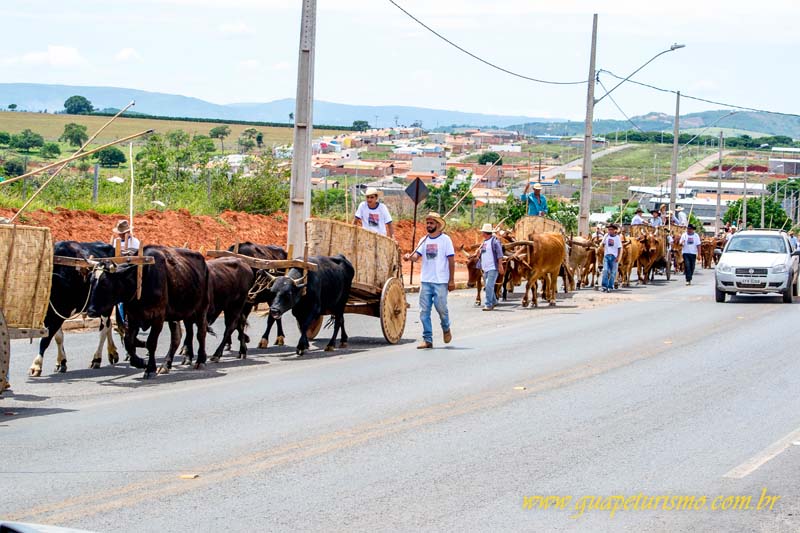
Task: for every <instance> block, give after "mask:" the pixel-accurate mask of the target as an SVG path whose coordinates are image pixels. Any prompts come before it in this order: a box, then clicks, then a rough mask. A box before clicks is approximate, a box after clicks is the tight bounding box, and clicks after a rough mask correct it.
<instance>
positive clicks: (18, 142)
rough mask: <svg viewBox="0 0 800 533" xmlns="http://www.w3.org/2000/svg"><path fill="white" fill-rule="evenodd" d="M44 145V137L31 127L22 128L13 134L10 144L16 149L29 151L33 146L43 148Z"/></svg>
mask: <svg viewBox="0 0 800 533" xmlns="http://www.w3.org/2000/svg"><path fill="white" fill-rule="evenodd" d="M43 145H44V137H42V136H41V135H39V134H38V133H35V132H33V131H31V130H29V129H25V130H22V132H21V133H19V134H18V135H12V136H11V142H10V143H9V146H11V148H14V149H16V150H22V151H23V152H28V151H29V150H30V149H31V148H41V147H42V146H43Z"/></svg>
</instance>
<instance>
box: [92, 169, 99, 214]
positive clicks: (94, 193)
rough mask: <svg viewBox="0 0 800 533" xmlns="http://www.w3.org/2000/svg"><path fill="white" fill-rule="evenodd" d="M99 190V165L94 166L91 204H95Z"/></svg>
mask: <svg viewBox="0 0 800 533" xmlns="http://www.w3.org/2000/svg"><path fill="white" fill-rule="evenodd" d="M99 190H100V164H99V163H95V164H94V183H92V203H93V204H96V203H97V194H98V191H99Z"/></svg>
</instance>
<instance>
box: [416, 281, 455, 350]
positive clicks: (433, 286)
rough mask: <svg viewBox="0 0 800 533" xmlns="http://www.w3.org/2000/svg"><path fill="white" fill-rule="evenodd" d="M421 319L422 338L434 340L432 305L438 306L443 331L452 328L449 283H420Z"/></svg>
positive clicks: (428, 340) (437, 310)
mask: <svg viewBox="0 0 800 533" xmlns="http://www.w3.org/2000/svg"><path fill="white" fill-rule="evenodd" d="M419 285H420V286H419V320H420V322H422V339H423V340H425V341H427V342H433V326H432V325H431V307H436V312H437V313H439V319H440V320H441V322H442V331H448V330H449V329H450V317H449V316H448V314H447V283H428V282H425V281H423V282H422V283H420V284H419Z"/></svg>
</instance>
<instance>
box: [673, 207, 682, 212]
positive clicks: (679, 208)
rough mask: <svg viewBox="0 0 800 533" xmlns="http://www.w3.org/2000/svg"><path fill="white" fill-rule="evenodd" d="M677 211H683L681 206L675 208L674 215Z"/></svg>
mask: <svg viewBox="0 0 800 533" xmlns="http://www.w3.org/2000/svg"><path fill="white" fill-rule="evenodd" d="M679 211H683V208H682V207H681V206H678V207H676V208H675V212H676V213H677V212H679Z"/></svg>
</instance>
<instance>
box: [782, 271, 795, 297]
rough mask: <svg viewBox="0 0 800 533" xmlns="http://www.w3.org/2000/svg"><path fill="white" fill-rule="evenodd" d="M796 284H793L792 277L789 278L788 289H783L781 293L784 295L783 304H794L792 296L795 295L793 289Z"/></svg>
mask: <svg viewBox="0 0 800 533" xmlns="http://www.w3.org/2000/svg"><path fill="white" fill-rule="evenodd" d="M793 285H794V283H792V276H791V275H790V276H789V281H787V282H786V288H785V289H783V292H782V293H781V294H782V295H783V303H785V304H790V303H792V294H793V293H794V290H795V289H794V288H793Z"/></svg>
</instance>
